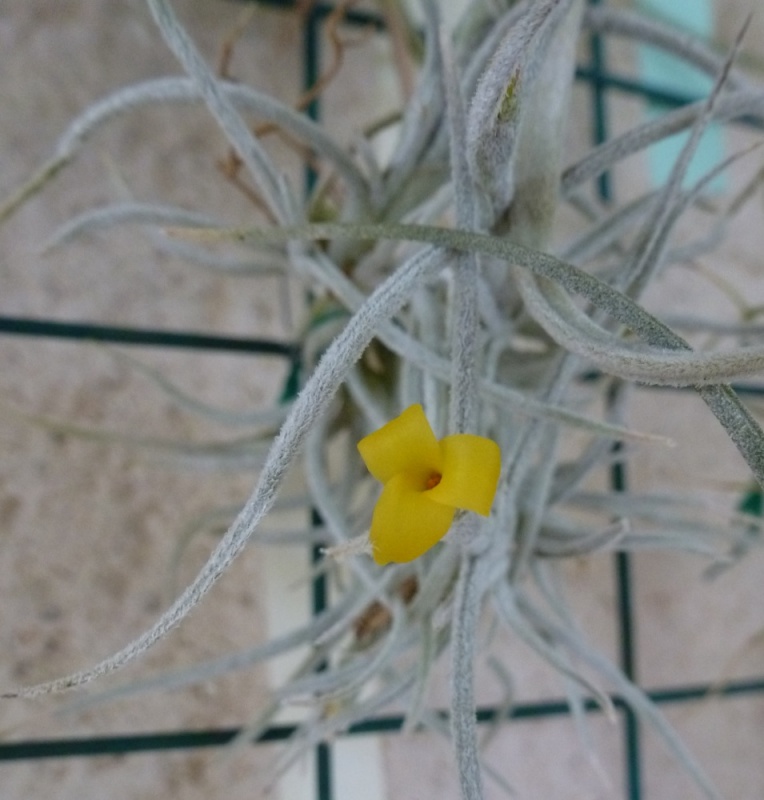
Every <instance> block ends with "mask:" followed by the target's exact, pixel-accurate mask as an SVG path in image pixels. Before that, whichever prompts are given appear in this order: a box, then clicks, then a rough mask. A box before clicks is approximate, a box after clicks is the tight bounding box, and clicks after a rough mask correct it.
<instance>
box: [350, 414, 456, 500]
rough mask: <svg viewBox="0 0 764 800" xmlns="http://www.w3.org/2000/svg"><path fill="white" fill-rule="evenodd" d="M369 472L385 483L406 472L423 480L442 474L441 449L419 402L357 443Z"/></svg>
mask: <svg viewBox="0 0 764 800" xmlns="http://www.w3.org/2000/svg"><path fill="white" fill-rule="evenodd" d="M358 450H359V452H360V453H361V458H362V459H363V460H364V463H365V464H366V466H367V467H368V469H369V472H370V473H371V474H372V475H373V476H374V477H375V478H376V479H377V480H378V481H382V483H387V481H389V480H390V478H392V477H393V475H397V474H398V473H399V472H406V473H408V474H409V475H414V476H416V477H417V478H418V479H419V480H420V481H422V482H423V485H422V488H424V482H426V480H427V478H429V477H430V475H432V473H434V472H437V473H440V460H441V455H440V454H441V449H440V446H439V445H438V440H437V439H436V438H435V434H434V433H433V432H432V428H431V427H430V423H429V422H428V421H427V417H426V416H425V415H424V410H423V409H422V406H420V405H419V404H418V403H417V404H416V405H413V406H409V408H407V409H406V410H405V411H404V412H403V413H402V414H401V415H400V416H398V417H396V418H395V419H392V420H390V422H388V423H387V424H386V425H383V426H382V427H381V428H380V429H379V430H378V431H374V433H370V434H369V435H368V436H365V437H364V438H363V439H361V441H360V442H358Z"/></svg>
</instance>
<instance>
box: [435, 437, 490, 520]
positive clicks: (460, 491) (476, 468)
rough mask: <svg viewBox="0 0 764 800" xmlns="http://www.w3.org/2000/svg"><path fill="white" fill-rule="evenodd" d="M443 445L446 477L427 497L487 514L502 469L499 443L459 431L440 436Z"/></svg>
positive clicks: (455, 506)
mask: <svg viewBox="0 0 764 800" xmlns="http://www.w3.org/2000/svg"><path fill="white" fill-rule="evenodd" d="M440 449H441V454H442V458H443V472H442V478H441V481H440V483H439V484H438V485H437V486H435V487H434V488H433V489H430V490H429V491H428V492H427V497H429V498H430V499H431V500H434V501H435V502H437V503H443V504H444V505H448V506H453V507H454V508H465V509H467V510H468V511H476V512H477V513H478V514H482V515H483V516H484V517H487V516H488V514H490V513H491V505H492V504H493V498H494V495H495V494H496V486H497V484H498V482H499V472H500V471H501V452H500V451H499V446H498V445H497V444H496V442H494V441H493V440H491V439H486V438H485V437H484V436H474V435H473V434H471V433H455V434H453V435H452V436H446V437H445V438H443V439H441V440H440Z"/></svg>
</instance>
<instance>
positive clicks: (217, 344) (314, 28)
mask: <svg viewBox="0 0 764 800" xmlns="http://www.w3.org/2000/svg"><path fill="white" fill-rule="evenodd" d="M243 2H259V3H261V4H263V5H272V6H283V7H291V6H293V5H294V1H293V0H243ZM589 2H590V3H591V4H592V5H598V4H602V0H589ZM333 10H334V9H333V6H331V5H328V4H318V3H317V4H313V5H312V6H311V7H310V9H309V11H308V12H307V13H306V14H305V15H304V17H303V23H302V24H303V48H302V60H303V76H304V77H303V80H304V85H305V87H312V86H314V85H315V83H316V81H317V79H318V76H319V61H320V47H319V43H320V40H321V28H322V25H323V24H324V23H325V21H326V19H327V17H328V16H329V15H330V14H331V13H332V11H333ZM343 23H344V24H346V25H363V26H366V27H369V26H373V27H375V28H376V29H377V30H380V31H381V30H384V23H383V20H382V19H381V18H380V17H379V16H377V15H376V14H374V13H370V12H366V11H361V10H355V9H352V8H351V9H347V10H346V11H345V14H344V17H343ZM577 78H578V79H579V80H580V81H582V82H583V83H585V85H586V86H587V87H588V89H589V95H590V102H591V114H592V123H593V124H592V130H593V136H594V138H595V140H596V142H601V141H604V140H605V139H606V138H607V135H608V129H607V126H608V98H609V96H610V95H611V93H613V92H620V93H626V94H628V95H632V96H636V97H639V98H643V99H645V100H649V101H653V102H658V103H661V104H664V105H666V106H681V105H683V104H686V103H689V102H691V101H692V100H694V99H696V98H694V97H691V96H689V95H683V94H681V93H676V92H671V91H666V90H665V89H664V88H661V87H658V86H651V85H648V84H646V83H644V82H640V81H637V80H634V79H632V78H630V77H627V76H624V75H620V74H616V73H614V72H612V71H610V70H609V69H608V66H607V64H606V54H605V50H604V43H603V41H602V39H601V37H600V36H599V35H597V34H592V35H591V37H590V42H589V54H588V62H587V63H582V64H581V65H580V66H579V68H578V70H577ZM307 113H308V114H309V115H311V116H312V117H313V118H314V119H317V118H319V116H320V105H319V100H318V99H315V100H313V101H312V102H311V104H310V106H309V107H308V109H307ZM305 180H306V188H307V189H308V190H309V189H310V188H311V187H312V184H313V182H314V180H315V175H314V174H313V173H312V172H311V171H310V169H309V168H308V169H307V170H306V176H305ZM598 190H599V193H600V195H601V196H602V198H603V199H607V198H608V197H609V195H610V192H611V187H610V177H609V175H607V174H605V175H603V176H602V177H601V178H600V180H599V185H598ZM0 335H3V336H23V337H36V338H59V339H68V340H75V341H76V340H81V341H98V342H108V343H117V344H122V345H140V346H148V347H161V348H181V349H184V350H189V351H195V350H196V351H208V352H210V351H211V352H215V351H217V352H229V353H231V352H237V353H249V354H253V355H255V354H256V355H266V356H273V357H276V358H282V359H286V360H287V361H288V362H289V363H290V364H291V367H292V369H291V373H290V374H291V379H292V380H294V375H295V372H296V370H298V369H299V350H298V347H297V346H296V345H295V344H293V343H290V342H283V341H275V340H268V339H253V338H246V337H238V338H237V337H227V336H218V335H210V334H206V333H203V332H198V331H167V330H153V329H152V330H149V329H145V328H141V329H139V328H133V327H117V326H110V325H100V324H98V325H96V324H90V323H87V322H82V321H76V322H62V321H56V320H52V319H31V318H28V317H14V316H1V317H0ZM288 383H289V381H288ZM735 388H736V389H737V390H738V391H740V392H743V393H749V394H757V395H764V389H762V388H759V387H756V386H753V387H750V386H740V387H735ZM287 391H289V388H287ZM610 480H611V485H612V488H613V489H615V490H617V491H623V490H625V489H626V488H627V480H628V476H627V474H626V469H625V466H624V465H623V464H620V463H616V464H615V465H614V466H613V468H612V470H611V476H610ZM313 522H314V524H315V525H316V526H320V524H321V520H320V519H319V518H318V517H317V516H316V515H314V519H313ZM312 558H313V560H314V561H315V560H318V559H319V558H321V555H320V548H318V547H316V548H314V551H313V553H312ZM612 569H613V572H614V576H615V586H616V599H617V606H616V625H617V638H618V657H619V665H620V667H621V669H622V670H623V672H624V673H625V674H626V675H627V676H628V677H629V678H630V679H632V680H634V681H635V682H637V683H639V676H638V675H637V666H636V665H637V640H636V636H635V627H636V625H637V622H638V621H637V619H636V612H635V607H634V606H635V604H634V591H635V590H634V574H633V572H634V570H633V565H632V562H631V560H630V557H629V556H628V555H627V554H624V553H618V554H616V555H615V556H614V557H613V561H612ZM327 598H328V587H327V585H326V578H325V577H323V576H322V577H319V578H317V579H315V580H314V582H313V590H312V600H311V605H312V608H311V612H312V613H318V612H319V611H321V610H322V609H323V608H325V607H326V605H327ZM643 688H645V691H646V694H647V695H648V696H649V697H650V699H651V700H652V701H653V702H655V703H657V704H659V705H663V706H668V705H679V704H688V703H694V702H698V701H700V700H702V699H703V698H705V697H707V696H709V693H711V692H713V693H714V694H715V696H717V697H721V698H735V697H746V696H751V695H754V694H762V693H764V676H762V677H761V678H758V679H757V678H752V679H747V680H735V681H728V682H726V683H725V684H724V685H722V686H718V685H715V684H710V683H689V684H688V683H683V682H681V681H679V682H678V683H677V684H676V685H672V686H669V687H662V686H657V687H652V688H651V687H643ZM612 701H613V704H614V707H615V708H616V709H617V710H618V712H619V714H620V717H621V735H622V747H623V752H624V764H625V769H624V786H623V796H624V798H626V799H627V800H641V798H643V797H644V781H643V777H644V765H643V756H642V750H641V742H640V726H639V723H638V720H637V718H636V715H635V714H634V712H633V711H632V710H631V709H630V708H629V706H628V704H627V703H626V702H625V701H624V699H623V698H621V697H619V696H617V695H616V696H613V697H612ZM585 710H586V711H587V712H588V713H591V714H599V713H601V712H602V708H601V707H600V706H599V705H598V704H597V703H596V702H595V701H594V700H588V701H587V702H586V703H585ZM441 713H442V715H443V716H444V717H446V716H447V712H445V711H443V712H441ZM476 714H477V719H478V721H479V722H480V723H489V722H495V721H496V720H497V718H499V717H500V716H502V715H503V717H504V718H506V719H511V720H527V719H549V718H555V717H562V716H565V715H568V714H569V708H568V704H567V702H566V701H565V700H564V699H562V698H547V699H543V700H540V701H536V702H525V703H517V704H515V705H514V706H513V707H512V708H511V709H510V710H509V711H508V712H504V711H501V710H499V709H497V708H493V707H479V708H478V709H477V711H476ZM403 722H404V719H403V716H401V715H397V714H388V715H382V716H378V717H375V718H372V719H368V720H366V721H364V722H361V723H358V724H355V725H353V726H352V727H350V728H349V729H348V730H347V732H346V735H347V736H356V735H362V734H377V735H383V734H395V733H397V732H399V731H400V730H401V728H402V726H403ZM239 730H240V729H239V728H235V727H227V728H215V729H206V730H178V731H171V732H162V733H152V732H146V733H140V734H129V735H121V734H118V733H117V734H113V735H108V736H104V735H102V736H97V737H88V738H85V737H79V738H76V737H75V738H60V739H48V740H42V739H35V740H29V741H17V742H12V743H0V761H19V760H35V759H46V758H65V757H75V756H80V757H81V756H98V755H106V754H121V755H125V754H129V753H141V752H143V753H145V752H158V751H168V750H178V749H192V748H205V747H221V746H223V745H225V744H227V743H229V742H230V741H231V740H232V739H234V738H235V737H236V735H237V734H238V733H239ZM295 730H296V727H295V726H292V725H287V724H284V725H274V726H271V727H270V728H269V729H268V730H267V731H265V732H264V733H263V734H262V735H261V736H260V738H259V739H258V740H257V741H258V742H277V741H283V740H286V739H288V738H289V737H290V736H291V735H292V734H293V733H294V731H295ZM315 764H316V786H315V797H316V798H317V800H332V798H333V797H334V792H333V775H332V751H331V745H330V744H328V743H322V744H320V745H319V746H318V747H317V749H316V761H315Z"/></svg>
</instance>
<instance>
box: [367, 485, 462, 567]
mask: <svg viewBox="0 0 764 800" xmlns="http://www.w3.org/2000/svg"><path fill="white" fill-rule="evenodd" d="M454 514H455V509H453V508H449V507H448V506H445V505H441V504H440V503H434V502H433V501H432V500H430V499H429V498H428V497H427V496H426V494H425V493H423V492H422V491H420V490H419V481H418V480H417V479H416V478H412V477H411V476H410V475H408V474H406V473H401V474H399V475H395V476H394V477H392V478H391V479H390V480H389V481H388V482H387V483H386V484H385V486H384V488H383V489H382V494H381V495H380V497H379V500H378V501H377V505H376V507H375V508H374V516H373V517H372V520H371V530H370V532H369V538H370V540H371V546H372V553H373V555H374V560H375V561H376V562H377V564H387V563H388V562H390V561H395V562H397V563H403V562H406V561H413V560H414V559H415V558H419V556H421V555H422V554H423V553H425V552H426V551H427V550H429V549H430V548H431V547H432V546H433V545H434V544H436V543H437V542H439V541H440V540H441V539H442V538H443V537H444V536H445V535H446V533H447V532H448V529H449V528H450V527H451V522H452V521H453V518H454Z"/></svg>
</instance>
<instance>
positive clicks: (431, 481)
mask: <svg viewBox="0 0 764 800" xmlns="http://www.w3.org/2000/svg"><path fill="white" fill-rule="evenodd" d="M440 478H441V476H440V475H439V474H438V473H437V472H433V473H432V475H430V477H429V478H428V479H427V482H426V483H425V491H426V490H427V489H434V488H435V487H436V486H437V485H438V484H439V483H440Z"/></svg>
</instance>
